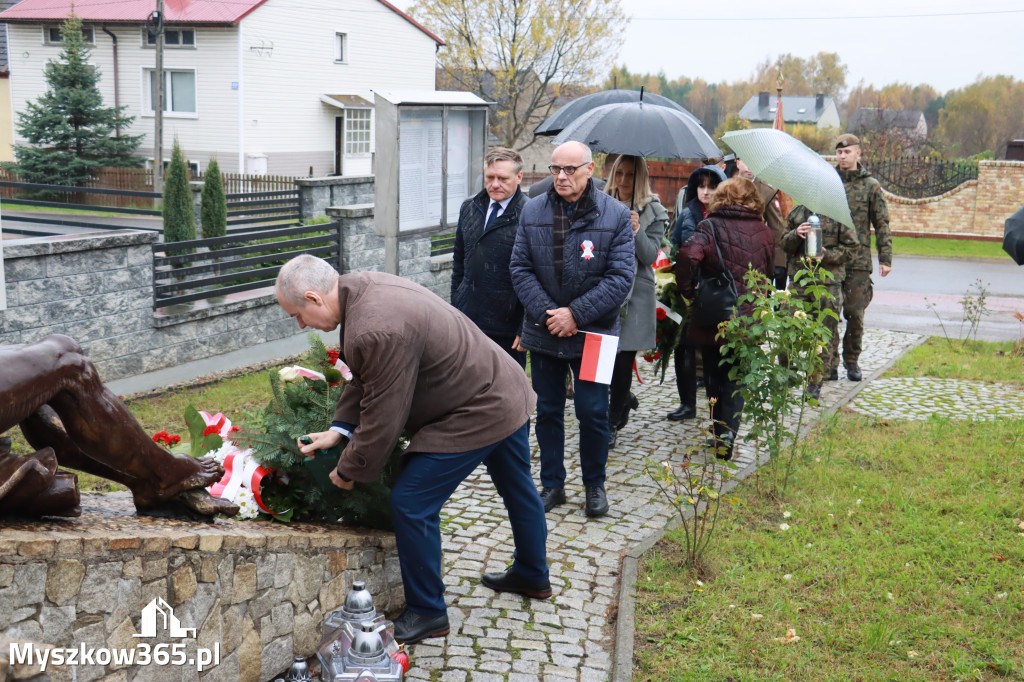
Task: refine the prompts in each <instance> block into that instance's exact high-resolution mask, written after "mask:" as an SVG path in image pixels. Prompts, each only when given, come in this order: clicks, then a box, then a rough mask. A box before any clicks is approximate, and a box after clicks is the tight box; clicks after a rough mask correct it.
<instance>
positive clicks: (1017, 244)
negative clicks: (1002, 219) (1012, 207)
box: [1003, 206, 1024, 265]
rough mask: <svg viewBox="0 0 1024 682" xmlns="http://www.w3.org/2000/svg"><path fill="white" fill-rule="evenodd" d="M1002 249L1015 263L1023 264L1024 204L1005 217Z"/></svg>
mask: <svg viewBox="0 0 1024 682" xmlns="http://www.w3.org/2000/svg"><path fill="white" fill-rule="evenodd" d="M1003 251H1005V252H1006V253H1008V254H1010V258H1012V259H1013V261H1014V262H1015V263H1016V264H1017V265H1024V206H1022V207H1021V209H1020V210H1019V211H1017V212H1016V213H1014V214H1013V215H1012V216H1010V217H1009V218H1007V219H1006V230H1005V231H1004V232H1003Z"/></svg>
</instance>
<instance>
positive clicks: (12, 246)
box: [0, 204, 451, 381]
mask: <svg viewBox="0 0 1024 682" xmlns="http://www.w3.org/2000/svg"><path fill="white" fill-rule="evenodd" d="M325 210H328V212H330V213H331V215H332V216H335V217H336V218H337V219H338V220H339V229H340V230H341V231H342V253H343V259H342V260H343V268H342V270H343V272H358V271H365V270H377V271H382V270H383V269H384V239H383V238H382V237H378V236H377V235H376V234H374V228H373V205H372V204H362V205H356V206H346V207H338V208H330V209H325ZM156 239H157V235H155V234H153V233H148V232H134V231H127V230H126V231H120V232H105V233H98V234H92V235H75V236H70V237H42V238H36V239H20V240H13V241H8V242H7V243H6V244H5V246H4V253H3V256H4V269H5V275H6V292H7V306H8V307H7V310H0V344H16V343H31V342H33V341H38V340H39V339H41V338H43V337H44V336H47V335H49V334H55V333H60V334H66V335H68V336H70V337H72V338H74V339H75V340H76V341H78V342H79V343H80V344H81V345H82V346H83V348H84V349H85V350H86V353H87V354H88V355H89V358H90V359H91V360H92V361H93V362H94V363H95V364H96V366H97V367H98V368H99V369H100V374H101V376H102V377H103V379H104V381H113V380H115V379H121V378H124V377H129V376H136V375H139V374H144V373H146V372H152V371H155V370H159V369H164V368H166V367H175V366H177V365H180V364H183V363H186V362H190V361H193V360H198V359H201V358H207V357H213V356H216V355H221V354H223V353H227V352H230V351H233V350H238V349H242V348H246V347H249V346H253V345H255V344H258V343H263V342H266V341H275V340H277V339H283V338H288V337H290V336H294V335H295V334H296V333H297V331H298V328H297V327H296V326H295V321H294V320H292V319H291V318H290V317H288V315H287V314H285V312H284V311H283V310H282V309H281V308H280V307H279V306H278V305H277V301H276V299H275V297H274V294H273V291H272V290H271V289H261V290H258V291H255V292H246V293H243V294H235V295H229V296H226V297H223V300H222V301H219V302H216V303H210V302H208V301H197V302H196V303H194V304H186V305H184V306H174V308H175V309H174V310H172V309H171V308H167V309H159V310H156V311H154V309H153V254H152V244H153V243H154V242H155V241H156ZM399 255H400V259H401V260H400V263H399V274H400V275H402V276H403V277H407V278H409V279H411V280H412V281H414V282H417V283H419V284H422V285H423V286H425V287H427V288H428V289H430V290H431V291H433V292H434V293H436V294H438V295H439V296H441V297H442V298H444V299H446V300H447V299H448V297H449V293H450V282H451V272H450V268H451V256H450V255H449V256H446V257H439V258H431V256H430V235H429V234H417V235H410V236H406V237H403V238H402V239H401V241H400V243H399Z"/></svg>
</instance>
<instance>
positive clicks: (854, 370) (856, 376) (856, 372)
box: [846, 364, 864, 381]
mask: <svg viewBox="0 0 1024 682" xmlns="http://www.w3.org/2000/svg"><path fill="white" fill-rule="evenodd" d="M846 378H847V379H849V380H850V381H860V380H861V379H863V378H864V375H863V374H862V373H861V371H860V367H858V366H857V365H856V364H853V365H849V366H848V367H847V368H846Z"/></svg>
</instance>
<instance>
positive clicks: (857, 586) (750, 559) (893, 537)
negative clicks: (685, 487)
mask: <svg viewBox="0 0 1024 682" xmlns="http://www.w3.org/2000/svg"><path fill="white" fill-rule="evenodd" d="M935 345H936V344H935V343H934V342H933V343H932V344H930V346H935ZM930 346H925V347H922V348H918V349H915V350H913V351H911V352H910V353H909V354H908V356H907V357H906V358H905V359H904V360H902V361H901V363H900V364H899V365H897V368H896V369H894V370H893V371H894V373H897V374H900V373H901V372H902V373H903V375H904V376H919V375H921V373H926V374H928V375H934V374H931V369H930V368H933V367H939V368H942V367H945V366H956V367H957V369H956V376H960V377H961V378H976V377H977V376H978V375H984V376H988V375H989V374H990V373H991V372H997V371H998V370H997V369H995V367H997V365H998V362H1002V361H1008V357H1007V355H1005V354H1004V355H1003V356H995V353H996V351H997V350H998V349H996V348H992V347H985V346H984V345H983V344H979V346H978V351H979V352H978V355H993V356H994V357H995V358H996V360H995V361H993V363H994V364H990V363H989V360H988V359H986V360H984V361H982V360H978V359H974V358H972V359H970V360H968V361H966V362H965V361H963V360H964V359H963V357H961V356H959V355H956V354H953V353H951V352H950V351H948V348H947V349H946V350H945V355H946V357H945V359H941V356H942V355H943V352H942V351H943V349H944V347H945V342H941V343H940V344H938V346H937V348H932V347H930ZM1013 359H1014V360H1016V361H1017V362H1019V361H1020V358H1013ZM1019 376H1020V373H1019V370H1018V373H1017V377H1018V379H1019ZM1004 378H1005V377H1004ZM1022 490H1024V421H1021V420H1017V421H999V422H957V421H949V420H942V419H932V420H930V421H926V422H897V421H894V420H878V419H872V418H867V417H863V416H860V415H857V414H855V413H853V412H852V411H841V412H840V413H838V414H837V415H835V417H834V418H832V419H829V420H827V421H826V422H824V423H821V424H819V425H818V426H817V427H816V428H815V430H814V431H813V433H812V434H811V436H810V437H809V438H808V439H807V440H806V442H805V449H804V456H803V457H802V458H801V460H800V462H799V464H798V465H797V468H796V471H795V474H794V476H793V478H792V479H791V482H790V485H789V488H788V490H787V493H786V495H785V497H784V499H776V498H772V497H769V496H767V495H765V494H762V493H759V492H758V489H757V486H756V485H755V481H754V480H752V479H748V480H747V481H746V482H745V483H744V484H742V485H740V486H739V487H737V488H736V489H735V490H734V491H733V492H731V493H730V495H732V496H734V497H735V498H736V499H737V500H738V501H739V503H740V504H738V505H736V506H727V505H723V506H722V512H721V513H722V516H721V517H720V519H719V521H718V528H719V535H718V536H717V537H716V538H715V541H714V542H713V544H712V546H711V550H710V554H709V557H708V558H709V560H710V563H711V565H712V567H713V568H712V575H711V576H710V577H705V578H704V580H703V582H699V581H697V580H696V578H695V577H694V576H693V575H692V574H691V573H689V572H688V571H686V570H683V569H681V568H680V567H679V566H680V563H681V562H680V558H681V553H680V551H681V550H680V545H679V539H680V534H679V533H677V532H671V533H669V534H668V535H667V536H666V538H665V539H664V540H662V541H661V542H660V543H659V544H658V545H656V546H655V548H654V549H653V550H651V551H650V552H648V553H647V554H646V555H645V556H644V558H643V561H642V563H641V567H640V577H639V580H638V602H637V610H636V626H637V627H636V640H635V647H636V648H635V651H636V654H635V660H634V679H636V680H658V681H659V682H660V681H662V680H726V679H729V680H774V679H777V680H881V679H893V680H947V679H948V680H966V679H971V680H989V679H991V680H996V679H1000V680H1006V679H1012V680H1024V521H1022V517H1024V495H1022ZM790 630H791V631H792V632H791V633H790V632H789V631H790ZM794 635H795V637H799V639H798V640H797V639H794V637H793V636H794Z"/></svg>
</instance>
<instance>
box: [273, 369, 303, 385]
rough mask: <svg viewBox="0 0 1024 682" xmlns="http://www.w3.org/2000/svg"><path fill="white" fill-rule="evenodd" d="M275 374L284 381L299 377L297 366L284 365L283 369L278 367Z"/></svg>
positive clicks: (296, 379) (294, 379) (295, 379)
mask: <svg viewBox="0 0 1024 682" xmlns="http://www.w3.org/2000/svg"><path fill="white" fill-rule="evenodd" d="M277 376H278V377H279V378H280V379H281V381H285V382H291V381H298V380H299V378H300V377H299V370H298V368H296V367H294V366H293V367H284V368H283V369H279V370H278V371H277Z"/></svg>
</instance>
